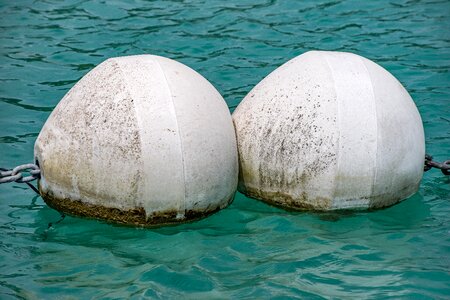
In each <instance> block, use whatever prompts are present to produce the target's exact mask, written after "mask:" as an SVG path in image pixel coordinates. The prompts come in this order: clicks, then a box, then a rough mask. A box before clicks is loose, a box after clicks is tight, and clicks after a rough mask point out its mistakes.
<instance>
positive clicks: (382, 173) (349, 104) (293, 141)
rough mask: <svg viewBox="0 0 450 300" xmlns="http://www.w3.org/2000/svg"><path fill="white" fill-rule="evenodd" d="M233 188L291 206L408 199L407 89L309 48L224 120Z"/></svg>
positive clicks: (363, 65) (412, 131)
mask: <svg viewBox="0 0 450 300" xmlns="http://www.w3.org/2000/svg"><path fill="white" fill-rule="evenodd" d="M233 121H234V124H235V127H236V134H237V139H238V150H239V161H240V181H239V189H240V190H241V191H243V192H244V193H246V194H248V195H250V196H253V197H255V198H260V199H263V200H265V201H267V202H271V203H274V204H278V205H281V206H285V207H289V208H297V209H317V210H332V209H343V208H375V207H383V206H388V205H392V204H394V203H396V202H398V201H400V200H402V199H404V198H407V197H408V196H410V195H412V194H413V193H415V192H416V191H417V189H418V186H419V183H420V180H421V178H422V173H423V163H424V155H425V143H424V133H423V127H422V121H421V118H420V115H419V113H418V111H417V108H416V107H415V105H414V102H413V101H412V99H411V97H410V96H409V94H408V92H407V91H406V90H405V89H404V88H403V86H402V85H401V84H400V83H399V82H398V81H397V80H396V79H395V78H394V77H393V76H392V75H391V74H390V73H389V72H387V71H386V70H385V69H383V68H381V67H380V66H379V65H377V64H375V63H373V62H372V61H370V60H367V59H365V58H363V57H361V56H358V55H355V54H351V53H343V52H324V51H311V52H307V53H305V54H303V55H300V56H298V57H296V58H294V59H292V60H290V61H289V62H287V63H285V64H284V65H282V66H281V67H279V68H278V69H276V70H275V71H274V72H272V73H271V74H269V75H268V76H267V77H266V78H265V79H264V80H262V81H261V82H260V83H259V84H258V85H257V86H256V87H255V88H254V89H253V90H252V91H251V92H250V93H249V94H248V95H247V96H246V97H245V98H244V100H243V101H242V102H241V103H240V104H239V106H238V107H237V109H236V110H235V112H234V113H233Z"/></svg>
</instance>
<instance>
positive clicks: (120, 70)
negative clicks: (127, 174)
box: [110, 57, 148, 214]
mask: <svg viewBox="0 0 450 300" xmlns="http://www.w3.org/2000/svg"><path fill="white" fill-rule="evenodd" d="M110 60H111V61H112V62H113V63H114V64H115V65H116V66H117V68H118V69H119V72H120V73H121V75H122V78H123V80H124V81H125V82H127V81H128V78H127V76H126V74H125V72H124V71H123V69H122V64H121V63H120V62H119V61H118V60H116V58H114V57H113V58H110ZM124 91H125V92H126V93H127V94H128V95H129V96H130V97H133V95H132V92H131V91H130V90H129V88H128V85H127V84H124ZM133 109H134V113H135V117H136V123H137V124H136V126H137V127H138V129H139V128H140V127H141V121H140V117H139V113H138V110H137V108H136V102H133ZM139 143H140V149H139V150H140V152H141V157H140V159H141V163H142V164H143V165H144V170H143V172H145V160H144V159H143V156H142V154H143V153H142V152H143V150H142V147H143V141H142V133H141V132H139ZM144 182H145V181H144ZM144 184H145V183H144ZM140 196H142V195H140ZM135 204H136V205H137V206H138V205H139V204H141V205H142V207H145V205H144V203H136V199H135ZM145 213H146V214H148V211H146V212H145Z"/></svg>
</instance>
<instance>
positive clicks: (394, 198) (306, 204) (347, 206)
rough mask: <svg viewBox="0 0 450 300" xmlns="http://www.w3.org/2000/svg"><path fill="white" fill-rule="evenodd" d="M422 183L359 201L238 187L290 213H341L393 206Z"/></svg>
mask: <svg viewBox="0 0 450 300" xmlns="http://www.w3.org/2000/svg"><path fill="white" fill-rule="evenodd" d="M419 186H420V182H418V183H417V184H415V185H411V186H408V187H405V188H404V189H402V190H399V191H397V193H396V194H385V195H379V196H372V197H370V198H358V199H351V198H350V199H345V200H339V199H333V198H324V197H317V198H314V199H312V198H311V197H308V196H307V195H306V194H305V193H303V194H301V195H300V196H299V197H293V196H292V195H290V194H288V193H283V192H280V191H274V192H269V191H262V190H260V189H258V188H254V189H252V188H251V187H248V186H244V185H238V190H239V192H241V193H242V194H244V195H246V196H247V197H250V198H254V199H257V200H262V201H264V202H265V203H267V204H269V205H272V206H275V207H279V208H282V209H285V210H288V211H311V212H314V211H317V212H324V211H339V210H368V211H370V210H377V209H383V208H387V207H390V206H393V205H395V204H397V203H399V202H401V201H402V200H404V199H407V198H409V197H411V196H412V195H414V194H415V193H416V192H417V191H418V190H419Z"/></svg>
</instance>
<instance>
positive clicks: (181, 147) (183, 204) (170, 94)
mask: <svg viewBox="0 0 450 300" xmlns="http://www.w3.org/2000/svg"><path fill="white" fill-rule="evenodd" d="M153 59H154V60H155V61H156V64H157V65H158V67H159V69H160V70H161V73H162V74H163V76H164V81H165V83H166V86H167V90H168V92H169V96H170V100H171V101H172V107H173V111H174V114H175V124H176V126H177V130H178V137H179V138H180V152H181V167H182V169H183V190H184V192H183V195H184V199H183V200H180V201H179V202H178V209H179V210H180V211H182V212H183V217H184V214H185V211H186V207H185V203H186V166H185V163H186V162H185V160H184V147H183V139H182V137H181V128H180V125H179V124H178V118H177V109H176V106H175V101H173V95H172V91H171V89H170V85H169V81H168V80H167V76H166V73H165V72H164V69H163V68H162V66H161V64H160V62H159V59H158V58H157V57H154V58H153Z"/></svg>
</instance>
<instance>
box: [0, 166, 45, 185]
mask: <svg viewBox="0 0 450 300" xmlns="http://www.w3.org/2000/svg"><path fill="white" fill-rule="evenodd" d="M28 170H29V171H28ZM25 171H27V172H28V173H30V175H29V176H25V177H24V176H23V174H22V172H25ZM40 176H41V169H39V166H37V165H35V164H23V165H20V166H17V167H15V168H14V169H12V170H8V169H5V168H0V184H1V183H8V182H18V183H28V182H30V181H33V180H36V179H38V178H40Z"/></svg>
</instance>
